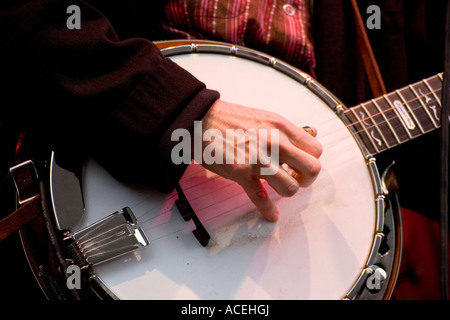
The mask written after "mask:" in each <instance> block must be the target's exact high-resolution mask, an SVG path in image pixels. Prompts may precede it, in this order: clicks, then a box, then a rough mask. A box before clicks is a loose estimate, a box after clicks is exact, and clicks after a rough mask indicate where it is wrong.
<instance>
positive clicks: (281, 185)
mask: <svg viewBox="0 0 450 320" xmlns="http://www.w3.org/2000/svg"><path fill="white" fill-rule="evenodd" d="M272 166H274V165H273V164H272ZM273 172H275V174H272V175H262V176H261V178H263V179H265V180H266V181H267V182H268V183H269V184H270V185H271V186H272V188H273V189H275V191H276V192H278V194H280V195H281V196H283V197H291V196H293V195H294V194H295V193H296V192H297V191H298V189H299V188H300V184H299V183H298V181H297V180H296V179H295V177H294V176H292V175H290V174H289V173H288V172H287V171H285V170H284V169H282V168H280V167H277V168H274V169H273Z"/></svg>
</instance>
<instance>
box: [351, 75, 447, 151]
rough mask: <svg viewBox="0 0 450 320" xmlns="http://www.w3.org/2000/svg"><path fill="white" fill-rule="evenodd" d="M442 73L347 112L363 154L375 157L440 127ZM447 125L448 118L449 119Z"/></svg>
mask: <svg viewBox="0 0 450 320" xmlns="http://www.w3.org/2000/svg"><path fill="white" fill-rule="evenodd" d="M442 82H443V80H442V73H441V74H437V75H435V76H433V77H429V78H427V79H424V80H422V81H419V82H417V83H414V84H411V85H408V86H406V87H404V88H402V89H398V90H395V91H394V92H391V93H389V94H386V95H383V96H381V97H378V98H375V99H372V100H370V101H368V102H365V103H361V104H359V105H358V106H355V107H353V108H350V109H347V110H345V111H344V115H345V116H346V117H347V119H348V120H349V121H350V127H351V128H352V129H353V130H354V132H355V133H358V135H359V137H360V139H361V141H362V143H363V144H364V145H365V146H366V148H367V151H368V152H369V153H370V154H372V155H375V154H378V153H380V152H382V151H384V150H387V149H391V148H392V147H395V146H396V145H399V144H402V143H404V142H407V141H409V140H411V139H414V138H416V137H419V136H421V135H423V134H425V133H427V132H430V131H432V130H435V129H437V128H439V126H440V119H439V118H440V116H441V98H440V95H441V93H442ZM449 121H450V116H449Z"/></svg>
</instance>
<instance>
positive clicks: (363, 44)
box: [351, 0, 386, 98]
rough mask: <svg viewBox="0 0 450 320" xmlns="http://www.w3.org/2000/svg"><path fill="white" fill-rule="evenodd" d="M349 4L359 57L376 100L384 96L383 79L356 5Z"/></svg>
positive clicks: (352, 0) (354, 0)
mask: <svg viewBox="0 0 450 320" xmlns="http://www.w3.org/2000/svg"><path fill="white" fill-rule="evenodd" d="M351 2H352V7H353V12H354V16H355V22H356V29H357V34H358V43H359V48H360V50H361V55H362V59H363V63H364V67H365V70H366V74H367V77H368V80H369V83H370V88H371V90H372V94H373V96H374V97H375V98H376V97H379V96H382V95H384V94H386V87H385V85H384V81H383V78H382V77H381V72H380V69H379V67H378V63H377V61H376V59H375V55H374V53H373V49H372V46H371V44H370V41H369V37H368V35H367V32H366V28H365V26H364V22H363V19H362V17H361V12H360V11H359V7H358V4H357V2H356V0H351Z"/></svg>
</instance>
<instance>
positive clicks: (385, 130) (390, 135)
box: [362, 100, 399, 149]
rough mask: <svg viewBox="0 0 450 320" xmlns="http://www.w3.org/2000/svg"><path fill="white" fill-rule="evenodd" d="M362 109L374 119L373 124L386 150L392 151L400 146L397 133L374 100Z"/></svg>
mask: <svg viewBox="0 0 450 320" xmlns="http://www.w3.org/2000/svg"><path fill="white" fill-rule="evenodd" d="M362 107H363V108H364V110H366V112H367V114H368V115H369V117H370V118H371V119H372V122H373V123H374V124H375V126H376V127H377V130H378V132H379V133H380V136H381V138H382V139H383V142H384V144H385V146H386V148H387V149H390V148H392V147H395V146H396V145H398V144H399V142H398V140H397V139H398V138H397V137H396V134H395V131H394V129H393V128H392V127H391V125H390V122H389V121H388V120H387V118H386V117H385V116H384V113H383V112H381V110H380V108H379V107H378V106H377V103H376V102H375V101H374V100H372V101H369V102H366V103H364V104H362Z"/></svg>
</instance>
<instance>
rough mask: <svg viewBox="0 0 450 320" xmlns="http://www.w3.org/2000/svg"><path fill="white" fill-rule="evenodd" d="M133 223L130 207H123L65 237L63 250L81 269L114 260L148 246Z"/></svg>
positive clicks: (139, 229)
mask: <svg viewBox="0 0 450 320" xmlns="http://www.w3.org/2000/svg"><path fill="white" fill-rule="evenodd" d="M136 224H137V220H136V218H135V216H134V214H133V212H132V211H131V210H130V208H124V209H123V211H122V212H115V213H113V214H111V215H109V216H107V217H106V218H104V219H102V220H100V221H98V222H95V223H93V224H91V225H89V226H87V227H86V228H84V229H82V230H80V231H78V232H75V233H73V234H69V235H68V236H67V237H66V238H65V240H66V241H69V245H68V246H67V249H68V250H69V251H70V252H71V254H72V256H73V257H74V260H76V264H78V265H79V266H81V267H86V266H88V265H96V264H99V263H102V262H105V261H108V260H111V259H114V258H117V257H119V256H121V255H124V254H126V253H129V252H131V251H134V250H136V249H137V248H138V247H139V246H147V245H148V244H149V241H148V239H147V237H146V235H145V234H144V232H143V231H142V230H141V228H139V227H137V225H136ZM71 240H72V241H71Z"/></svg>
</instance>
